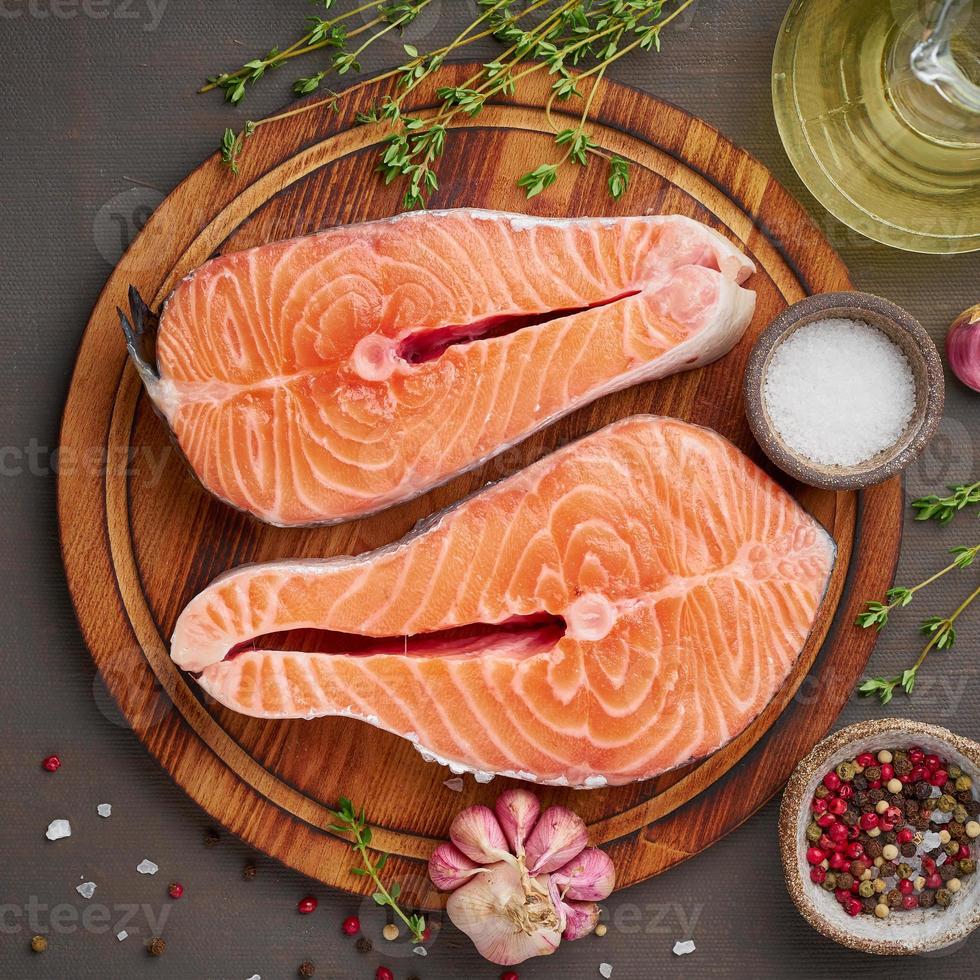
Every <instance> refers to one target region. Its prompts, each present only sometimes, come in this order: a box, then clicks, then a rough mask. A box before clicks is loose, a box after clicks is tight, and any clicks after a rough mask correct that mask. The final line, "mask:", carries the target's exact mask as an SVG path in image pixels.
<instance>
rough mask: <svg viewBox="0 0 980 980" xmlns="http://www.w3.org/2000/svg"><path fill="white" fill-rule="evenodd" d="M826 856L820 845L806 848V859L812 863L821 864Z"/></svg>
mask: <svg viewBox="0 0 980 980" xmlns="http://www.w3.org/2000/svg"><path fill="white" fill-rule="evenodd" d="M826 858H827V855H826V854H825V853H824V852H823V851H821V850H820V848H819V847H808V848H807V849H806V859H807V861H808V862H809V863H810V864H820V862H821V861H824V860H826Z"/></svg>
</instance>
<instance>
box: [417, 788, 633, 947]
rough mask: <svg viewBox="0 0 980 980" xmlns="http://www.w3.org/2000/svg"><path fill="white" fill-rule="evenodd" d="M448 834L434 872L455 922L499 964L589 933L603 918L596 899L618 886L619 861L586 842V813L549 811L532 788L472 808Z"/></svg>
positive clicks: (435, 853) (431, 868)
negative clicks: (617, 871) (542, 809)
mask: <svg viewBox="0 0 980 980" xmlns="http://www.w3.org/2000/svg"><path fill="white" fill-rule="evenodd" d="M449 836H450V838H451V843H450V842H444V843H442V844H439V845H438V846H437V847H436V849H435V850H434V851H433V852H432V857H431V858H430V859H429V877H430V878H431V879H432V883H433V884H434V885H435V886H436V887H437V888H439V889H440V890H442V891H451V892H452V895H450V896H449V900H448V902H447V905H446V911H447V912H448V913H449V918H450V919H451V921H452V922H453V924H454V925H456V926H457V928H459V929H461V930H462V931H463V932H465V933H466V934H467V935H468V936H469V937H470V939H471V940H472V941H473V944H474V945H475V946H476V948H477V950H479V952H480V954H481V955H482V956H484V957H485V958H486V959H488V960H490V961H491V962H493V963H497V964H499V965H500V966H513V965H515V964H517V963H522V962H523V961H524V960H526V959H528V958H530V957H532V956H546V955H547V954H548V953H553V952H554V951H555V950H556V949H557V948H558V944H559V942H561V940H562V938H564V939H566V940H573V939H580V938H581V937H582V936H587V935H588V934H589V933H591V932H592V931H593V929H594V928H595V925H596V922H597V921H598V919H599V906H598V905H596V904H595V903H596V901H598V900H600V899H603V898H606V897H607V896H608V895H609V894H610V893H611V892H612V890H613V885H614V884H615V878H616V873H615V869H614V868H613V863H612V860H611V859H610V858H609V855H607V854H606V853H605V852H604V851H600V850H599V849H598V848H594V847H592V848H590V847H588V846H587V845H588V831H587V829H586V826H585V822H584V821H583V820H582V818H581V817H579V816H578V815H577V814H575V813H572V812H571V810H568V809H566V808H565V807H560V806H553V807H549V808H548V809H547V810H545V811H544V813H542V812H541V805H540V803H539V802H538V798H537V797H536V796H535V795H534V794H533V793H532V792H530V790H526V789H511V790H507V791H505V792H504V793H503V794H501V796H500V797H499V798H498V800H497V802H496V804H495V805H494V808H493V809H492V810H491V809H490V808H489V807H486V806H471V807H468V808H467V809H465V810H463V811H462V812H461V813H459V814H457V816H456V818H455V820H453V822H452V826H451V827H450V831H449Z"/></svg>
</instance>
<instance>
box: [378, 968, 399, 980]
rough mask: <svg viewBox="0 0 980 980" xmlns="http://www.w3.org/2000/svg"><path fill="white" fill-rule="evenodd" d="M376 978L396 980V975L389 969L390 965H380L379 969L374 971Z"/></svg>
mask: <svg viewBox="0 0 980 980" xmlns="http://www.w3.org/2000/svg"><path fill="white" fill-rule="evenodd" d="M374 980H395V975H394V973H392V972H391V970H389V969H388V967H386V966H379V967H378V968H377V970H375V971H374Z"/></svg>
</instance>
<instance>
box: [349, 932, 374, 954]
mask: <svg viewBox="0 0 980 980" xmlns="http://www.w3.org/2000/svg"><path fill="white" fill-rule="evenodd" d="M354 947H355V949H356V950H357V951H358V952H359V953H370V952H371V950H372V949H374V944H373V943H372V942H371V940H370V939H368V937H367V936H358V938H357V942H356V943H354Z"/></svg>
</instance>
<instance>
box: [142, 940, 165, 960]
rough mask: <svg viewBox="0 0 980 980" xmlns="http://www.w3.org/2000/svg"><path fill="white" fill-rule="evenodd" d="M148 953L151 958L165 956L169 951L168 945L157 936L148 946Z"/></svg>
mask: <svg viewBox="0 0 980 980" xmlns="http://www.w3.org/2000/svg"><path fill="white" fill-rule="evenodd" d="M146 951H147V952H148V953H149V954H150V956H163V954H164V953H165V952H166V951H167V944H166V942H165V941H164V940H163V939H161V938H160V937H159V936H155V937H154V938H153V939H151V940H150V941H149V942H148V943H147V944H146Z"/></svg>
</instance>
